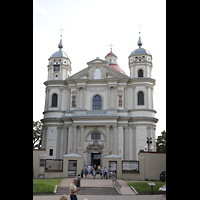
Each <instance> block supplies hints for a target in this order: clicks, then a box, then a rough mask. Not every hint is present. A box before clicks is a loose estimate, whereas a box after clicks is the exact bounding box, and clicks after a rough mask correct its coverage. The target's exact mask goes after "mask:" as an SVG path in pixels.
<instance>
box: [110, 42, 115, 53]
mask: <svg viewBox="0 0 200 200" xmlns="http://www.w3.org/2000/svg"><path fill="white" fill-rule="evenodd" d="M109 46H111V48H110V52H112V46H114V45H113V44H112V43H111V45H109Z"/></svg>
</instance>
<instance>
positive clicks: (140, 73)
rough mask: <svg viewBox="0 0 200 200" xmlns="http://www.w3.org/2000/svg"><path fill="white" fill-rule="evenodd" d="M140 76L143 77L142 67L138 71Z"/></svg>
mask: <svg viewBox="0 0 200 200" xmlns="http://www.w3.org/2000/svg"><path fill="white" fill-rule="evenodd" d="M138 77H143V70H142V69H140V70H139V71H138Z"/></svg>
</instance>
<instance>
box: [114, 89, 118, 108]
mask: <svg viewBox="0 0 200 200" xmlns="http://www.w3.org/2000/svg"><path fill="white" fill-rule="evenodd" d="M117 107H118V101H117V86H115V87H114V108H117Z"/></svg>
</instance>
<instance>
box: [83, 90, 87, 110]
mask: <svg viewBox="0 0 200 200" xmlns="http://www.w3.org/2000/svg"><path fill="white" fill-rule="evenodd" d="M83 108H84V109H86V87H83Z"/></svg>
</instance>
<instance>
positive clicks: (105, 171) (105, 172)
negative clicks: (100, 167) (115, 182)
mask: <svg viewBox="0 0 200 200" xmlns="http://www.w3.org/2000/svg"><path fill="white" fill-rule="evenodd" d="M105 176H106V179H108V177H107V169H106V167H104V175H103V177H104V178H105Z"/></svg>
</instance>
